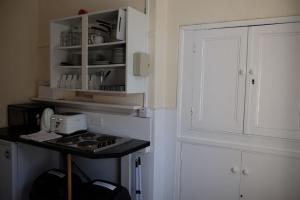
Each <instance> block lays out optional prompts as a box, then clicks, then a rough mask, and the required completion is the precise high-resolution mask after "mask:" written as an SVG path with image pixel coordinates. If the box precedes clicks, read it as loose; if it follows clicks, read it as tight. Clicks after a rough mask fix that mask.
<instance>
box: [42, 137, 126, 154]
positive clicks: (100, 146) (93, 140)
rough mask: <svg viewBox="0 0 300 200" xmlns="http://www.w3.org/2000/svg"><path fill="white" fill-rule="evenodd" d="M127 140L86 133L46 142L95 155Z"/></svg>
mask: <svg viewBox="0 0 300 200" xmlns="http://www.w3.org/2000/svg"><path fill="white" fill-rule="evenodd" d="M129 140H130V139H129V138H122V137H117V136H111V135H105V134H99V133H90V132H86V133H80V134H76V135H72V136H65V137H62V138H58V139H54V140H49V141H47V142H49V143H52V144H57V145H62V146H65V147H69V148H74V149H80V150H84V151H88V152H93V153H96V152H100V151H103V150H105V149H108V148H111V147H114V146H117V145H120V144H123V143H125V142H128V141H129Z"/></svg>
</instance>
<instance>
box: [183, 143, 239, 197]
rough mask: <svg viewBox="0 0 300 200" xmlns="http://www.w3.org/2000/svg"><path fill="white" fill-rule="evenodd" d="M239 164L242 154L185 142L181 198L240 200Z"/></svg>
mask: <svg viewBox="0 0 300 200" xmlns="http://www.w3.org/2000/svg"><path fill="white" fill-rule="evenodd" d="M240 163H241V152H240V151H235V150H229V149H222V148H214V147H208V146H201V145H193V144H187V143H183V144H182V151H181V169H180V170H181V173H180V199H181V200H237V199H239V183H240V175H239V169H240Z"/></svg>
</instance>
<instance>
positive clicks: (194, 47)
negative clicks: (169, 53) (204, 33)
mask: <svg viewBox="0 0 300 200" xmlns="http://www.w3.org/2000/svg"><path fill="white" fill-rule="evenodd" d="M193 53H194V54H195V53H196V43H194V44H193Z"/></svg>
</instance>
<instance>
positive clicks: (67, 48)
mask: <svg viewBox="0 0 300 200" xmlns="http://www.w3.org/2000/svg"><path fill="white" fill-rule="evenodd" d="M81 47H82V46H81V45H75V46H67V47H56V49H57V50H71V49H81Z"/></svg>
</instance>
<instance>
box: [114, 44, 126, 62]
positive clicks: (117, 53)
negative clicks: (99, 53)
mask: <svg viewBox="0 0 300 200" xmlns="http://www.w3.org/2000/svg"><path fill="white" fill-rule="evenodd" d="M111 62H112V63H113V64H123V63H124V62H125V49H124V47H116V48H114V49H113V51H112V61H111Z"/></svg>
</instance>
